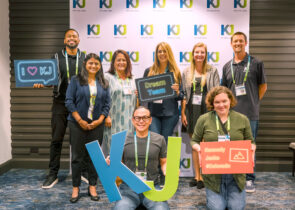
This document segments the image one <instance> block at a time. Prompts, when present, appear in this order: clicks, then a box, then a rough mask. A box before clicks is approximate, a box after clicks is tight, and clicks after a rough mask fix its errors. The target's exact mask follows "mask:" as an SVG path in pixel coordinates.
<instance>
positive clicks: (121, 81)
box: [116, 72, 129, 86]
mask: <svg viewBox="0 0 295 210" xmlns="http://www.w3.org/2000/svg"><path fill="white" fill-rule="evenodd" d="M116 77H117V78H118V80H119V82H120V83H121V85H122V86H123V80H122V79H121V78H120V77H119V75H118V73H117V72H116ZM126 80H127V84H129V78H128V77H127V78H126Z"/></svg>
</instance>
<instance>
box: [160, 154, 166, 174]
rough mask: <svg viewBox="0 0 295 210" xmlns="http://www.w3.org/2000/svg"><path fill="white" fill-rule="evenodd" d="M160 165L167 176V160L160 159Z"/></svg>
mask: <svg viewBox="0 0 295 210" xmlns="http://www.w3.org/2000/svg"><path fill="white" fill-rule="evenodd" d="M160 165H161V169H162V171H163V174H164V176H166V166H167V158H160Z"/></svg>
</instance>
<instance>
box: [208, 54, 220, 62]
mask: <svg viewBox="0 0 295 210" xmlns="http://www.w3.org/2000/svg"><path fill="white" fill-rule="evenodd" d="M219 54H220V53H219V52H208V53H207V61H208V62H210V61H211V62H213V63H217V62H218V61H219Z"/></svg>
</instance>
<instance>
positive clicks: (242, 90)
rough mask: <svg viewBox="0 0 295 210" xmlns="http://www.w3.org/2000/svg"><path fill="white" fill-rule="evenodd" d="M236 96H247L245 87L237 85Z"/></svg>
mask: <svg viewBox="0 0 295 210" xmlns="http://www.w3.org/2000/svg"><path fill="white" fill-rule="evenodd" d="M235 89H236V96H244V95H246V94H247V93H246V88H245V85H236V87H235Z"/></svg>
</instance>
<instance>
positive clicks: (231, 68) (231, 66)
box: [230, 55, 250, 84]
mask: <svg viewBox="0 0 295 210" xmlns="http://www.w3.org/2000/svg"><path fill="white" fill-rule="evenodd" d="M249 67H250V55H248V64H247V70H246V74H245V77H244V81H243V84H245V82H246V80H247V76H248V72H249ZM230 70H231V76H232V78H233V83H234V84H236V80H235V76H234V69H233V60H232V61H231V64H230Z"/></svg>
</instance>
